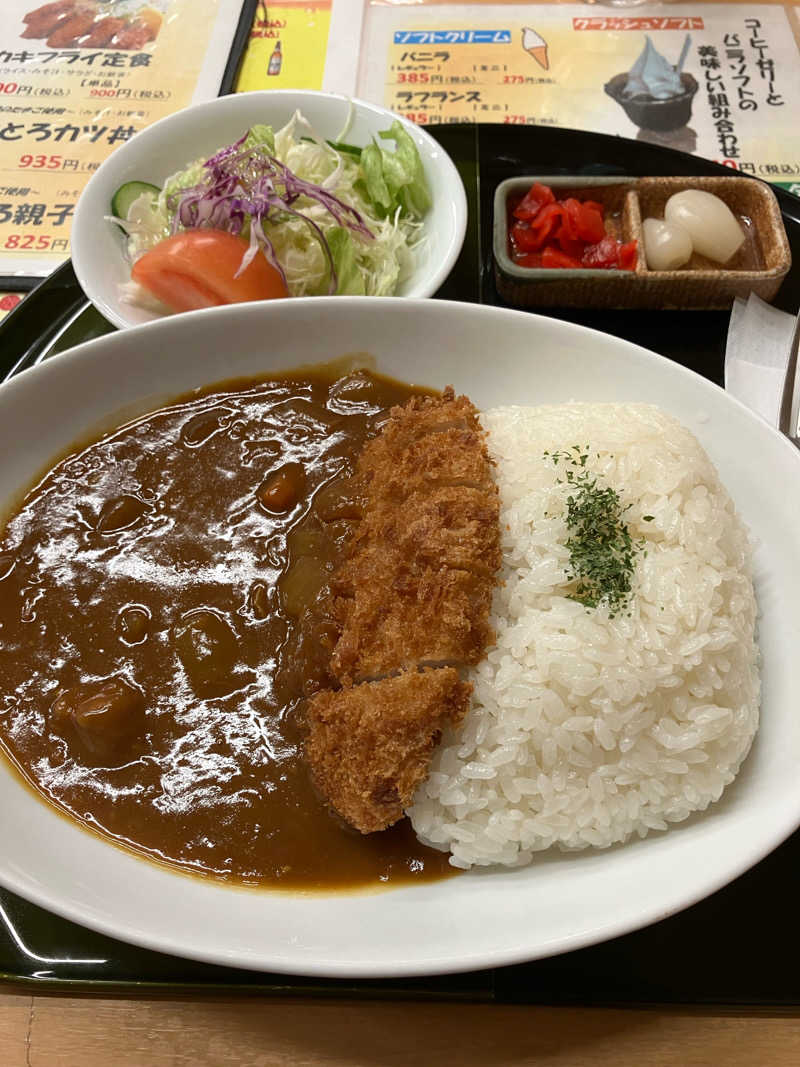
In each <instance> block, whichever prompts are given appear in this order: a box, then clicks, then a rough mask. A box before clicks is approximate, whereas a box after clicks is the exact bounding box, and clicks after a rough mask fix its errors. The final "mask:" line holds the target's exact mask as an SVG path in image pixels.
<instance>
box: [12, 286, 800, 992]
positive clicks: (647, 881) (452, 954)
mask: <svg viewBox="0 0 800 1067" xmlns="http://www.w3.org/2000/svg"><path fill="white" fill-rule="evenodd" d="M265 337H266V338H269V344H265V343H264V338H265ZM347 352H372V353H373V354H374V356H375V357H376V360H377V366H378V368H379V369H380V370H381V371H383V372H385V373H388V374H390V375H393V376H395V377H398V378H403V379H405V380H407V381H412V382H418V383H421V384H427V385H431V386H438V387H442V386H444V385H446V384H448V383H453V384H454V385H455V386H456V387H457V388H458V389H459V390H463V391H465V392H467V393H468V394H469V395H470V396H471V397H472V399H473V400H474V401H475V403H476V404H478V405H479V406H480V407H487V406H491V405H495V404H502V403H509V402H511V403H521V404H539V403H552V402H559V401H567V400H570V399H575V400H589V401H610V400H616V401H645V402H653V403H656V404H659V405H660V406H661V407H662V408H663V409H665V410H666V411H668V412H670V413H672V414H673V415H675V416H677V417H678V418H679V419H680V420H681V421H682V422H683V423H684V424H685V425H686V426H688V427H689V429H691V430H692V431H693V432H694V433H695V434H696V435H697V436H698V438H699V439H700V441H701V442H702V444H703V445H704V446H705V447H706V448H707V449H708V451H709V453H710V455H711V458H712V459H713V460H714V462H715V463H716V464H717V466H718V468H719V471H720V474H721V476H722V479H723V481H724V482H725V484H726V485H727V487H728V489H729V490H730V492H731V495H732V497H733V499H734V501H735V502H736V505H737V507H738V509H739V511H740V512H741V514H742V516H743V517H744V519H745V521H746V522H747V523H748V524H749V526H750V528H751V530H752V532H753V535H754V538H755V542H756V551H755V582H756V592H757V596H758V600H759V606H760V609H761V620H760V643H761V649H762V655H763V664H762V669H763V704H762V720H761V727H760V730H759V733H758V736H757V738H756V741H755V744H754V746H753V749H752V751H751V752H750V754H749V756H748V758H747V760H746V762H745V764H744V767H743V768H742V771H741V773H740V775H739V777H738V779H737V780H736V782H734V783H733V785H732V786H731V787H729V789H728V790H727V791H726V792H725V794H724V796H723V798H722V800H721V801H720V802H719V803H717V804H715V805H713V806H712V807H711V808H710V809H709V810H708V811H706V812H705V813H703V814H701V815H698V816H695V817H693V818H691V819H688V820H687V821H686V822H684V823H681V824H679V825H676V826H673V827H672V828H671V829H670V830H669V831H667V832H666V833H655V834H653V835H651V836H650V837H648V838H646V839H645V840H643V841H640V840H635V841H631V842H629V843H628V844H626V845H623V846H621V847H616V848H611V849H606V850H602V851H587V852H583V853H579V854H578V853H561V852H555V851H552V852H548V853H540V854H537V856H536V858H535V861H534V862H533V863H532V864H531V866H530V867H527V868H525V869H521V870H495V871H490V872H470V873H467V874H464V875H461V876H460V877H458V878H453V879H449V880H446V881H442V882H432V883H425V884H421V885H418V886H408V887H401V888H397V889H384V890H379V891H373V892H367V891H360V892H353V893H330V894H326V893H322V894H318V895H314V894H310V895H304V894H301V893H282V892H273V891H266V890H264V891H254V890H244V889H237V888H233V887H226V886H224V885H220V884H215V883H214V882H211V881H205V880H201V879H196V878H190V877H186V876H184V875H181V874H176V873H171V872H170V871H168V870H165V869H163V868H160V867H157V866H155V865H153V864H150V863H148V862H146V861H144V860H139V859H136V858H134V857H133V856H131V855H129V854H127V853H125V852H122V851H120V850H119V849H117V848H115V847H114V846H113V845H111V844H108V843H106V842H105V841H103V840H101V839H100V838H98V837H95V836H93V835H92V834H90V833H87V832H85V831H83V830H81V829H80V828H79V827H78V826H77V825H76V824H75V823H72V822H70V821H68V820H67V819H65V818H63V817H62V816H60V815H58V814H56V812H55V811H54V810H53V809H52V808H50V807H48V806H47V804H45V803H44V802H42V801H40V800H38V799H37V798H36V797H35V796H34V795H33V794H32V793H31V792H30V791H29V790H28V789H26V788H24V787H23V786H22V785H21V784H20V783H19V781H18V780H17V779H16V778H15V777H14V776H13V775H12V774H11V773H10V772H9V771H8V769H7V768H6V767H5V766H2V765H0V812H2V817H0V883H2V884H3V885H5V886H7V887H8V888H9V889H10V890H12V891H14V892H16V893H18V894H20V895H21V896H23V897H26V898H27V899H29V900H32V901H34V902H36V903H37V904H39V905H41V906H42V907H44V908H48V909H49V910H51V911H54V912H57V913H58V914H60V915H64V916H66V917H68V918H70V919H73V920H74V921H76V922H78V923H83V924H84V925H86V926H89V927H91V928H93V929H95V930H100V931H102V932H104V933H107V934H110V935H112V936H115V937H118V938H122V939H123V940H127V941H131V942H134V943H136V944H139V945H144V946H146V947H149V948H154V949H160V950H162V951H164V952H171V953H175V954H177V955H183V956H189V957H194V958H197V959H203V960H209V961H212V962H216V963H224V964H231V965H238V966H243V967H251V968H255V969H263V970H269V971H282V972H289V973H296V974H307V975H331V976H338V977H352V976H356V975H367V976H381V975H384V976H390V975H413V974H424V973H433V972H446V971H456V970H467V969H473V968H479V967H487V966H493V965H498V964H503V963H511V962H516V961H521V960H527V959H534V958H536V957H540V956H547V955H552V954H554V953H557V952H562V951H565V950H567V949H573V948H579V947H581V946H583V945H587V944H591V943H593V942H596V941H601V940H604V939H606V938H610V937H614V936H616V935H617V934H622V933H625V932H626V931H629V930H632V929H634V928H636V927H639V926H643V925H644V924H646V923H649V922H653V921H655V920H657V919H662V918H664V917H665V916H667V915H670V914H671V913H673V912H675V911H677V910H678V909H680V908H683V907H686V906H687V905H689V904H692V903H694V902H695V901H697V900H698V899H700V898H701V897H703V896H705V895H707V894H709V893H711V892H713V891H714V890H716V889H718V888H720V886H722V885H724V884H725V883H726V882H728V881H730V880H731V879H733V878H735V877H736V876H737V875H739V874H741V873H742V872H743V871H744V870H746V869H747V868H748V867H749V866H751V865H752V864H753V863H755V862H757V861H758V860H759V859H761V857H762V856H764V855H765V854H766V853H767V852H769V851H770V850H771V849H773V848H775V846H776V845H778V844H779V843H780V842H781V841H782V840H783V839H784V838H785V837H786V836H788V834H789V833H791V832H792V831H793V830H794V829H795V828H796V827H797V825H798V823H799V822H800V774H798V767H800V715H798V713H797V694H798V693H800V656H798V655H797V650H798V649H799V648H800V615H799V614H798V611H797V605H798V604H800V541H798V537H797V516H798V514H800V451H798V450H796V449H794V448H793V447H792V446H791V445H790V444H789V442H788V441H787V440H786V439H785V438H781V437H780V436H779V435H778V434H777V433H776V432H775V431H773V430H772V429H770V427H769V426H768V425H767V424H766V423H765V422H763V421H762V420H761V419H759V418H758V417H757V416H755V415H753V414H752V412H750V411H749V410H748V409H746V408H745V407H744V406H743V405H741V404H739V403H738V402H737V401H735V400H733V399H731V398H730V397H729V396H728V395H727V394H725V393H724V392H723V391H722V390H721V389H719V388H717V387H716V386H714V385H712V384H710V383H709V382H707V381H705V380H704V379H702V378H699V377H698V376H697V375H695V374H692V373H691V372H690V371H687V370H685V369H683V368H682V367H680V366H678V365H677V364H675V363H671V362H670V361H669V360H666V359H663V358H662V357H660V356H656V355H654V354H653V353H651V352H647V351H645V350H644V349H641V348H638V347H637V346H635V345H632V344H629V343H627V342H625V341H621V340H618V339H617V338H614V337H610V336H607V335H605V334H600V333H596V332H594V331H592V330H587V329H584V328H582V327H580V326H574V325H571V324H570V323H566V322H561V321H558V320H555V319H548V318H542V317H539V316H536V315H528V314H525V313H522V312H516V311H508V310H503V309H498V308H490V307H479V306H476V305H470V304H454V303H448V302H447V301H441V300H419V301H405V300H392V299H380V298H374V299H369V298H363V297H362V298H353V297H317V298H310V299H304V300H300V299H298V300H284V301H279V302H278V301H276V302H274V303H271V304H270V303H267V304H246V305H238V306H235V307H228V308H215V309H211V310H209V311H201V312H197V313H194V314H190V315H182V316H176V317H175V318H172V319H165V320H164V321H162V322H159V323H156V324H154V325H151V326H147V327H145V328H144V329H135V330H125V331H124V332H122V333H117V334H114V335H112V336H109V337H103V338H100V339H98V340H96V341H90V342H89V343H87V344H84V345H81V346H79V347H78V348H75V349H73V350H72V351H70V352H68V353H66V354H64V355H61V356H58V357H56V358H54V359H52V360H50V361H49V362H47V363H45V364H44V365H42V366H41V367H37V368H35V369H33V370H30V371H27V372H25V373H24V374H22V375H20V376H19V377H17V378H14V379H12V381H10V382H9V383H8V384H6V385H4V386H2V387H0V455H2V456H3V463H2V465H1V466H0V508H2V506H3V504H4V503H5V502H8V501H9V500H11V499H13V497H14V495H15V493H16V492H17V491H18V490H19V489H20V487H22V486H25V485H26V484H28V483H29V482H30V480H31V479H32V478H34V477H35V476H36V475H37V474H38V473H39V472H41V470H42V468H43V467H44V466H46V465H48V464H49V463H50V462H51V461H52V460H53V458H54V457H56V456H58V455H59V453H62V452H63V451H64V450H66V449H67V448H68V446H69V445H70V444H71V443H73V442H74V441H76V439H78V438H83V439H85V435H86V433H87V431H89V430H90V429H91V428H92V427H96V426H97V425H98V424H99V423H104V424H105V425H106V426H108V425H109V422H110V421H111V417H112V416H114V413H118V412H120V411H121V410H123V409H124V411H125V413H126V417H128V418H129V417H132V416H133V414H135V413H136V412H137V411H142V410H145V409H147V408H148V406H149V405H152V406H155V404H156V403H158V402H162V401H163V399H164V398H165V397H169V396H174V395H176V394H180V393H183V392H186V391H188V390H190V389H192V388H193V387H195V386H200V385H205V384H209V383H214V382H217V381H220V380H222V379H230V378H234V377H238V376H246V375H264V376H265V377H268V376H269V374H270V372H271V371H273V370H276V369H281V368H287V367H291V366H296V365H298V364H303V363H314V362H319V361H323V360H327V359H331V358H333V357H336V356H339V355H342V354H344V353H347ZM154 398H155V400H154ZM112 424H113V423H112ZM750 918H751V916H747V915H742V917H741V921H742V922H748V921H749V920H750ZM785 920H786V922H787V924H789V925H790V927H791V926H793V925H796V923H797V916H796V915H795V914H793V913H792V914H788V915H786V917H785ZM731 937H736V930H735V929H731ZM702 951H703V948H702V946H701V945H700V944H698V952H702ZM686 963H687V966H691V960H689V959H687V961H686Z"/></svg>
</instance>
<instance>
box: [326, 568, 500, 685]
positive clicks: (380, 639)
mask: <svg viewBox="0 0 800 1067" xmlns="http://www.w3.org/2000/svg"><path fill="white" fill-rule="evenodd" d="M365 555H366V554H365ZM370 555H371V556H372V558H365V557H360V559H359V563H360V564H361V567H360V571H359V583H360V584H359V585H358V588H357V593H356V595H355V596H354V597H351V598H345V597H340V598H338V599H337V600H335V601H334V603H333V617H334V619H335V620H336V621H337V622H338V623H339V624H340V625H341V637H340V638H339V640H338V642H337V643H336V646H335V648H334V650H333V654H332V656H331V666H330V670H331V674H333V676H334V677H336V678H338V679H339V681H340V682H341V683H342V684H343V685H350V684H352V682H353V681H355V682H359V681H362V680H365V679H370V678H376V677H377V678H380V677H382V676H383V675H386V674H391V673H392V671H396V670H406V669H409V668H411V667H413V666H414V665H416V664H419V665H421V666H433V665H442V664H452V663H455V664H469V665H474V664H475V663H478V661H479V660H480V659H481V657H482V656H483V653H484V651H485V649H486V647H487V646H488V645H490V644H491V643H492V640H493V637H494V634H493V632H492V629H491V627H490V626H489V622H488V618H489V610H490V608H491V599H492V585H491V583H490V581H489V580H488V579H487V578H485V577H483V576H478V575H474V574H470V573H469V572H468V571H460V570H453V569H451V568H448V567H418V568H415V567H412V566H411V565H409V566H404V565H403V564H402V562H400V561H399V560H397V563H396V565H393V564H392V563H391V562H390V554H389V553H387V552H386V551H383V550H376V552H375V553H373V554H370ZM395 558H396V557H395ZM368 564H373V565H371V566H370V565H368Z"/></svg>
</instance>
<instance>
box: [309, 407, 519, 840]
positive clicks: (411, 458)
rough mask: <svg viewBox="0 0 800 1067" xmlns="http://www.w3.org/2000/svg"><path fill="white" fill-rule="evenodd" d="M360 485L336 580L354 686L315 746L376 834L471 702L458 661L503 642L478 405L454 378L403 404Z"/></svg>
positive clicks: (318, 727)
mask: <svg viewBox="0 0 800 1067" xmlns="http://www.w3.org/2000/svg"><path fill="white" fill-rule="evenodd" d="M351 489H352V493H351V494H350V498H351V499H354V500H357V501H358V511H359V513H360V514H359V517H358V519H357V521H356V522H355V525H354V527H353V530H352V533H351V534H350V537H349V539H348V542H347V546H346V550H345V553H344V558H343V560H342V563H341V565H340V566H339V567H338V568H337V570H336V572H335V573H334V575H333V576H332V578H331V582H330V605H329V606H330V614H331V617H332V618H333V619H334V620H335V622H336V624H337V626H338V627H339V638H338V641H337V642H336V645H335V647H334V649H333V652H332V655H331V662H330V673H331V676H332V677H333V678H335V679H336V680H337V682H338V683H339V685H341V686H342V689H341V690H339V691H337V692H333V691H325V692H322V693H318V694H317V695H316V696H315V697H314V698H313V699H312V700H311V701H310V702H309V704H308V706H307V717H308V726H309V737H308V742H307V745H306V756H307V759H308V762H309V766H310V769H311V773H312V777H313V779H314V781H315V782H316V784H317V786H318V788H319V789H320V791H321V792H322V794H323V796H324V797H325V798H326V800H327V801H328V803H329V804H330V805H331V806H332V807H333V808H335V810H336V811H337V812H338V813H339V814H340V815H341V816H342V817H343V818H345V819H347V821H348V822H350V823H352V825H353V826H355V827H356V828H357V829H359V830H361V832H362V833H371V832H373V831H375V830H382V829H385V828H386V827H387V826H390V825H391V824H392V823H393V822H396V821H397V820H398V819H400V818H401V817H402V815H403V809H404V807H405V806H407V804H408V803H409V802H410V801H411V797H412V795H413V792H414V790H415V789H416V787H417V785H418V784H419V783H420V782H421V781H422V780H423V779H424V777H425V775H426V773H427V768H428V764H429V761H430V757H431V755H432V753H433V748H434V746H435V744H436V741H437V739H438V735H439V733H440V732H441V730H442V728H443V726H445V725H447V724H448V723H449V724H453V725H455V724H456V723H458V722H460V720H461V718H462V717H463V715H464V713H465V711H466V709H467V705H468V702H469V693H470V691H471V687H470V686H467V685H465V684H464V683H461V682H460V681H459V677H458V671H457V669H456V668H458V667H464V666H471V665H474V664H476V663H478V662H479V660H480V659H481V658H482V657H483V655H484V653H485V651H486V649H487V647H488V646H489V645H491V644H492V642H493V640H494V633H493V631H492V629H491V627H490V625H489V614H490V611H491V601H492V591H493V589H494V583H495V575H496V572H497V571H498V569H499V567H500V563H501V554H500V529H499V515H500V505H499V498H498V494H497V487H496V485H495V483H494V480H493V478H492V463H491V460H490V458H489V453H488V450H487V448H486V435H485V433H484V431H483V430H482V428H481V426H480V423H479V421H478V413H477V410H476V409H475V407H474V406H473V405H472V403H471V402H470V401H469V400H468V399H467V398H466V397H463V396H461V397H456V396H455V394H454V393H453V390H452V388H449V387H448V388H447V389H446V390H445V391H444V393H443V395H442V396H441V397H415V398H413V399H412V400H411V401H410V402H409V403H408V404H407V405H406V406H405V407H402V408H393V409H392V411H391V412H390V414H389V416H388V418H387V420H386V421H385V422H384V424H383V426H382V427H381V430H380V433H379V434H378V435H377V436H376V437H375V438H373V439H372V440H371V441H369V442H368V443H367V444H366V445H365V447H364V449H363V451H362V453H361V456H360V457H359V461H358V464H357V467H356V472H355V475H354V477H353V479H352V484H351ZM430 668H437V669H430Z"/></svg>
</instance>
